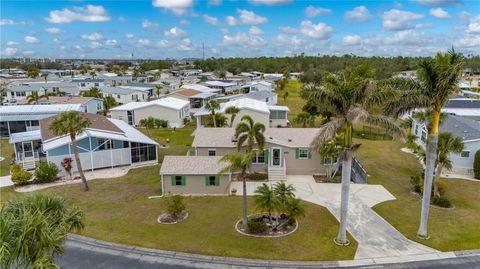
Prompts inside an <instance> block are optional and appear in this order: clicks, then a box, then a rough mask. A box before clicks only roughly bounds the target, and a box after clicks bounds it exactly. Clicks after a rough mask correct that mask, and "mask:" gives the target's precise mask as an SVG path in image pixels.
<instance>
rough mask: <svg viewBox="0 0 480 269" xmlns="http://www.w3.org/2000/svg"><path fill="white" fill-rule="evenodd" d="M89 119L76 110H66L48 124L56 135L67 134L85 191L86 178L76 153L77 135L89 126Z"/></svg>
mask: <svg viewBox="0 0 480 269" xmlns="http://www.w3.org/2000/svg"><path fill="white" fill-rule="evenodd" d="M90 124H91V123H90V121H89V120H88V119H86V118H84V117H83V116H82V114H80V112H78V111H67V112H63V113H61V114H59V115H58V116H57V117H56V118H55V119H54V120H53V121H52V123H51V124H50V126H49V128H50V130H51V131H52V132H53V133H54V134H55V135H57V136H60V135H69V136H70V140H71V142H72V146H73V153H74V155H75V162H76V163H77V170H78V172H79V173H80V178H81V179H82V182H83V186H84V189H85V191H88V190H89V187H88V184H87V179H86V178H85V175H84V174H83V169H82V162H81V161H80V155H79V154H78V144H77V135H80V134H81V133H83V132H84V131H85V129H87V128H88V127H89V126H90Z"/></svg>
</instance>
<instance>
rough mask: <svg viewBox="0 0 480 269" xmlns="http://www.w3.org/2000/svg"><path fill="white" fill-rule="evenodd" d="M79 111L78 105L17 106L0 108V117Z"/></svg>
mask: <svg viewBox="0 0 480 269" xmlns="http://www.w3.org/2000/svg"><path fill="white" fill-rule="evenodd" d="M70 110H75V111H80V110H81V105H80V104H57V105H18V106H0V117H2V121H3V116H7V115H24V114H56V113H61V112H65V111H70Z"/></svg>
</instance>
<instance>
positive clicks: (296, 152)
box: [295, 148, 300, 159]
mask: <svg viewBox="0 0 480 269" xmlns="http://www.w3.org/2000/svg"><path fill="white" fill-rule="evenodd" d="M299 157H300V149H299V148H296V149H295V159H298V158H299Z"/></svg>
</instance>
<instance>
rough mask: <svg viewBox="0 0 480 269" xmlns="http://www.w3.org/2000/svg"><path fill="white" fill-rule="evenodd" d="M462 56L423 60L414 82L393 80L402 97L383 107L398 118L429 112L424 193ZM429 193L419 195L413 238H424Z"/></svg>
mask: <svg viewBox="0 0 480 269" xmlns="http://www.w3.org/2000/svg"><path fill="white" fill-rule="evenodd" d="M463 64H464V60H463V56H462V55H461V54H458V53H456V52H455V50H453V49H452V50H450V51H449V52H447V53H444V54H442V53H437V55H436V56H435V58H434V59H424V60H422V61H421V62H420V64H419V66H418V70H417V80H413V79H396V80H394V81H393V83H392V84H393V86H394V87H396V88H398V90H399V91H400V92H401V93H402V94H401V96H400V98H398V99H397V100H394V101H392V102H391V103H390V105H389V106H388V107H387V108H388V109H387V112H389V113H392V115H395V116H399V115H403V114H405V113H406V112H409V111H411V110H413V109H415V108H424V109H430V110H432V111H433V113H434V115H433V122H432V127H431V131H430V132H429V134H428V139H427V150H426V156H427V159H426V164H425V177H424V189H426V190H429V189H431V188H432V179H433V174H434V170H435V160H436V157H437V146H438V134H439V131H438V127H439V125H440V115H441V114H440V113H441V109H442V107H443V106H444V105H445V103H446V102H447V101H448V98H449V97H450V96H451V95H452V94H453V93H454V92H456V90H457V84H458V80H459V77H460V75H461V73H462V71H463ZM430 196H431V193H430V192H429V191H424V192H423V198H422V212H421V214H420V225H419V228H418V232H417V235H418V236H419V237H422V238H428V229H427V226H428V225H427V224H428V215H429V210H430V198H431V197H430Z"/></svg>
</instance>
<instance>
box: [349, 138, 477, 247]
mask: <svg viewBox="0 0 480 269" xmlns="http://www.w3.org/2000/svg"><path fill="white" fill-rule="evenodd" d="M356 142H360V143H362V147H361V148H360V150H359V151H358V153H357V154H356V155H357V157H358V158H359V159H360V160H361V162H362V164H363V165H364V167H365V169H366V170H367V172H368V174H369V175H370V177H369V178H368V183H369V184H381V185H383V186H384V187H385V188H386V189H387V190H389V191H390V192H391V193H392V194H393V195H394V196H395V197H396V198H397V200H394V201H389V202H385V203H382V204H379V205H377V206H375V207H374V210H375V211H376V212H377V213H379V214H380V215H381V216H382V217H383V218H385V219H386V220H387V221H388V222H389V223H390V224H392V225H393V226H394V227H395V228H397V229H398V230H399V231H400V232H402V233H403V234H404V235H405V236H407V237H408V238H410V239H412V240H415V241H417V242H420V243H422V244H425V245H428V246H431V247H433V248H436V249H438V250H442V251H452V250H462V249H478V248H480V199H479V194H480V182H471V181H467V180H460V179H449V180H448V189H447V192H446V196H448V197H449V198H450V200H451V201H452V203H453V205H454V206H455V208H454V209H440V208H437V207H431V208H430V218H429V222H428V224H429V225H428V230H429V234H430V239H429V240H422V239H419V238H417V236H416V233H417V229H418V224H419V222H420V208H421V201H420V199H419V198H416V197H415V196H413V195H412V194H411V193H410V183H409V180H410V175H412V174H415V173H418V172H419V171H420V169H421V167H420V164H419V163H418V161H417V160H416V159H415V157H414V156H413V155H410V154H407V153H403V152H401V151H400V148H402V144H401V143H400V142H398V141H373V140H360V139H356Z"/></svg>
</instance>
